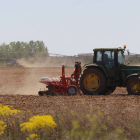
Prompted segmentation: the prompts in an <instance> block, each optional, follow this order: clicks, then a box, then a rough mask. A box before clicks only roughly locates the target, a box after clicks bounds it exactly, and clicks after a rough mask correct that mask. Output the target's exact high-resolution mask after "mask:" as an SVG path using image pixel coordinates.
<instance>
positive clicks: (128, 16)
mask: <svg viewBox="0 0 140 140" xmlns="http://www.w3.org/2000/svg"><path fill="white" fill-rule="evenodd" d="M0 18H1V20H0V44H2V43H4V42H5V43H6V44H9V43H10V42H14V41H24V42H29V41H30V40H33V41H37V40H40V41H43V42H44V43H45V45H46V46H47V48H48V50H49V53H55V54H63V55H77V54H79V53H92V52H93V49H94V48H98V47H103V48H105V47H109V48H110V47H123V46H124V45H126V47H127V49H129V50H130V52H132V53H139V54H140V0H0Z"/></svg>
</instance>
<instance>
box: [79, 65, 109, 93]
mask: <svg viewBox="0 0 140 140" xmlns="http://www.w3.org/2000/svg"><path fill="white" fill-rule="evenodd" d="M79 84H80V90H81V91H82V92H83V94H88V95H101V94H106V90H107V78H106V76H105V75H104V73H103V72H102V71H101V70H100V69H97V68H87V69H85V70H84V71H83V74H81V77H80V81H79Z"/></svg>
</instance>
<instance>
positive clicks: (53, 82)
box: [38, 62, 81, 96]
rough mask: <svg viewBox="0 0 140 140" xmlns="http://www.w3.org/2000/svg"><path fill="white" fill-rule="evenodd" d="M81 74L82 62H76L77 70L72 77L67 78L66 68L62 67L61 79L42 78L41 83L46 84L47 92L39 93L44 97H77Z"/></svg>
mask: <svg viewBox="0 0 140 140" xmlns="http://www.w3.org/2000/svg"><path fill="white" fill-rule="evenodd" d="M80 74H81V62H75V70H74V72H73V74H72V75H71V76H65V66H64V65H62V76H61V77H60V78H49V77H42V78H40V80H39V82H40V83H43V84H46V85H47V86H46V88H47V90H45V91H39V92H38V94H39V95H40V96H43V95H60V94H61V95H76V94H77V92H78V90H79V84H78V79H79V76H80Z"/></svg>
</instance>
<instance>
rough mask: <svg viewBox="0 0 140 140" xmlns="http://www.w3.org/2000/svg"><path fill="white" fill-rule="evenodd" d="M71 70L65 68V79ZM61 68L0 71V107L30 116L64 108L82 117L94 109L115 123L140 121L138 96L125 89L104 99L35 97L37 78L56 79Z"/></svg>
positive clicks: (5, 69)
mask: <svg viewBox="0 0 140 140" xmlns="http://www.w3.org/2000/svg"><path fill="white" fill-rule="evenodd" d="M73 69H74V68H66V75H67V76H69V75H71V74H72V72H73ZM60 76H61V67H54V68H53V67H51V68H45V67H44V68H43V67H41V68H6V67H1V68H0V103H2V104H4V105H12V106H13V107H14V108H15V109H20V110H24V111H27V110H28V111H31V112H32V113H33V114H34V115H44V114H50V115H54V113H55V112H63V111H64V108H65V107H68V108H69V110H71V109H74V110H76V111H77V113H78V112H79V113H80V114H81V116H82V115H85V114H86V113H88V111H89V109H90V108H93V109H94V110H97V108H98V107H100V108H101V111H102V112H103V113H104V114H105V115H107V116H113V117H114V118H115V119H116V120H118V121H119V120H139V119H140V96H134V95H131V96H130V95H127V91H126V89H125V88H117V89H116V90H115V91H114V93H112V94H111V95H106V96H85V95H81V96H80V95H77V96H73V97H70V96H43V97H40V96H38V91H39V90H40V88H42V89H43V88H45V85H44V84H41V83H39V79H40V77H60Z"/></svg>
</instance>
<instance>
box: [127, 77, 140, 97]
mask: <svg viewBox="0 0 140 140" xmlns="http://www.w3.org/2000/svg"><path fill="white" fill-rule="evenodd" d="M126 88H127V92H128V94H129V95H140V78H139V77H132V78H131V79H129V80H128V82H127V84H126Z"/></svg>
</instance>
